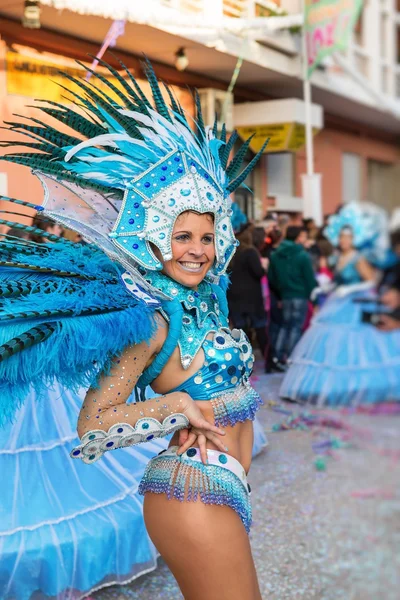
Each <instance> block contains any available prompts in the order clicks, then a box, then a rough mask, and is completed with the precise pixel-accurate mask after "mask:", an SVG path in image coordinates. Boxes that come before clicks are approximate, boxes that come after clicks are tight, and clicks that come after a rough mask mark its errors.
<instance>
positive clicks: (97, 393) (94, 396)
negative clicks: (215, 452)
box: [78, 335, 225, 451]
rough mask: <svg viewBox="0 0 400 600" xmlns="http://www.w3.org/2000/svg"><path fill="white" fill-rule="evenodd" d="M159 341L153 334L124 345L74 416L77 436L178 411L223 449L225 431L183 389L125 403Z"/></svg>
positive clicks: (167, 415) (158, 418)
mask: <svg viewBox="0 0 400 600" xmlns="http://www.w3.org/2000/svg"><path fill="white" fill-rule="evenodd" d="M157 338H158V339H157ZM159 342H160V337H159V336H157V335H156V337H155V338H154V339H153V340H150V342H149V343H148V344H147V343H142V344H138V345H136V346H133V347H129V348H126V349H125V350H124V352H123V353H122V354H121V356H120V357H119V358H118V359H117V360H116V364H115V366H114V368H113V369H112V370H111V373H110V374H109V375H105V376H103V377H102V378H101V379H100V382H99V387H98V388H91V389H90V390H89V391H88V393H87V395H86V398H85V401H84V403H83V405H82V408H81V411H80V414H79V418H78V435H79V437H81V438H82V436H83V435H84V434H85V433H88V432H89V431H93V430H99V429H100V430H103V431H108V430H109V429H110V427H111V426H112V425H116V424H121V423H127V424H128V425H131V426H132V427H134V426H135V425H136V423H137V421H138V420H139V419H145V418H147V419H148V418H153V419H156V420H157V421H159V422H160V423H162V422H163V421H164V419H165V418H167V417H169V416H171V415H174V414H177V413H179V414H183V415H185V417H186V418H187V419H188V421H189V423H190V425H191V426H193V427H196V428H199V429H202V430H203V431H204V434H205V436H206V437H207V439H209V440H210V441H212V442H213V443H214V444H216V445H217V446H218V447H219V448H220V449H221V450H222V451H223V450H224V449H225V446H224V444H222V442H221V441H220V439H221V438H220V436H221V435H224V434H225V432H224V431H223V430H221V429H218V428H217V427H215V426H214V425H212V424H211V423H209V422H208V421H207V420H206V419H205V418H204V417H203V415H202V413H201V411H200V409H199V408H198V405H196V403H195V402H194V401H193V400H192V398H191V397H190V396H189V395H188V394H186V393H185V392H172V393H171V394H166V395H164V396H160V397H158V398H152V399H149V400H146V401H144V402H134V403H130V404H127V400H128V399H129V397H130V395H131V394H132V392H133V390H134V387H135V385H136V383H137V381H138V379H139V377H140V375H141V374H142V372H143V371H144V369H145V367H146V365H147V364H148V363H149V361H150V360H151V358H152V356H153V355H154V354H155V353H156V352H157V351H159V348H160V345H159Z"/></svg>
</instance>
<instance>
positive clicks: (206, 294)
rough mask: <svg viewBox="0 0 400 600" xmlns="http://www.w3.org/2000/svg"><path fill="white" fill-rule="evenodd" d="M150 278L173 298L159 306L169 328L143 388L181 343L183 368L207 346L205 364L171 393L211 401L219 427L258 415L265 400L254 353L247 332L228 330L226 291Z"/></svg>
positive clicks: (153, 275) (156, 276)
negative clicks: (256, 381) (255, 375)
mask: <svg viewBox="0 0 400 600" xmlns="http://www.w3.org/2000/svg"><path fill="white" fill-rule="evenodd" d="M146 278H147V280H148V282H149V283H150V284H151V285H152V286H155V287H157V288H158V289H159V290H160V291H161V292H163V294H164V295H165V296H166V297H167V298H170V300H168V301H166V302H162V303H161V304H160V306H159V307H158V308H157V310H159V311H160V312H161V313H162V315H163V316H164V318H165V319H166V320H167V321H168V323H169V328H168V336H167V339H166V341H165V342H164V345H163V347H162V349H161V351H160V352H159V354H158V355H157V356H156V357H155V359H154V361H153V362H152V363H151V365H150V366H149V367H148V368H147V369H146V370H145V371H144V373H143V374H142V376H141V377H140V379H139V381H138V384H137V386H138V388H140V389H142V390H143V389H144V388H145V387H146V386H147V385H149V384H151V382H152V381H154V380H155V379H156V378H157V377H158V375H159V374H160V373H161V371H162V369H163V368H164V366H165V365H166V363H167V362H168V360H169V358H170V357H171V355H172V353H173V352H174V350H175V348H176V346H178V347H179V350H180V356H181V363H182V366H183V368H184V369H187V368H188V367H189V366H190V365H191V364H192V362H193V359H194V357H195V356H196V354H197V353H198V352H199V350H200V349H203V351H204V357H205V361H204V363H203V365H202V367H201V368H200V369H199V370H198V371H197V372H196V373H195V374H194V375H192V376H191V377H189V378H188V379H187V380H186V381H184V382H183V383H181V384H180V385H179V386H177V387H176V388H175V389H174V390H169V393H171V392H173V391H185V392H186V393H188V394H189V395H190V396H191V398H192V399H193V400H209V401H210V402H211V405H212V407H213V411H214V419H215V424H216V425H223V426H225V425H231V426H234V425H235V424H236V423H238V422H244V421H246V420H247V419H253V418H254V416H255V413H256V411H257V410H258V408H259V406H260V405H261V403H262V400H261V398H260V397H259V395H258V394H257V393H256V392H255V390H253V389H252V387H251V385H250V383H249V377H250V375H251V372H252V369H253V364H254V356H253V354H252V348H251V345H250V342H249V340H248V339H247V337H246V335H245V333H244V332H243V331H240V330H239V329H234V330H233V331H230V329H229V323H228V303H227V300H226V294H225V292H224V291H223V289H222V288H221V287H219V286H217V285H215V284H212V283H209V282H207V281H203V282H202V283H201V284H200V285H199V286H198V288H197V290H196V291H194V290H192V289H191V288H187V287H185V286H183V285H180V284H178V283H176V282H175V281H173V280H172V279H169V277H167V276H165V275H162V274H161V273H158V272H152V273H150V274H148V275H147V274H146ZM210 334H211V335H210Z"/></svg>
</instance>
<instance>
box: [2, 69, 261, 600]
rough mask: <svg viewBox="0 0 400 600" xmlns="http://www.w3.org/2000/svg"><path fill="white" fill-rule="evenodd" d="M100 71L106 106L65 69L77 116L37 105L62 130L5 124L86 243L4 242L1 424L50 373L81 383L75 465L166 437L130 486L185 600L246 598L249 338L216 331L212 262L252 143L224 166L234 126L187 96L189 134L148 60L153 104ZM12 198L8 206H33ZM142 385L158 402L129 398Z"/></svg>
mask: <svg viewBox="0 0 400 600" xmlns="http://www.w3.org/2000/svg"><path fill="white" fill-rule="evenodd" d="M109 69H110V71H111V73H112V75H114V76H115V77H116V78H117V79H118V80H119V87H118V88H117V87H115V86H113V84H112V83H111V82H109V81H108V80H107V79H106V78H103V76H102V75H97V76H98V77H99V78H100V79H102V80H103V82H104V83H107V85H108V86H109V87H110V88H111V90H112V92H113V93H114V98H115V97H117V99H118V100H117V101H115V100H111V99H110V98H108V97H107V96H105V94H104V93H101V92H97V91H96V90H95V88H94V87H93V86H92V85H91V84H88V83H86V82H84V81H82V80H76V79H74V78H72V77H70V79H71V80H72V81H73V82H74V83H76V84H77V85H78V86H79V87H80V88H81V90H82V94H77V95H75V98H76V101H77V104H78V105H79V106H80V107H82V106H83V107H84V109H85V110H84V112H83V111H80V109H78V110H74V109H70V108H67V107H64V106H62V105H58V104H57V105H54V104H52V103H47V104H46V105H45V106H43V107H42V108H41V110H42V111H44V112H45V113H46V114H47V115H50V116H52V117H55V118H56V119H58V120H59V121H61V122H63V123H65V124H67V125H69V127H70V128H71V129H72V130H74V131H73V132H71V133H60V132H59V131H57V129H54V128H52V127H50V126H48V125H45V124H44V123H42V122H41V121H40V120H38V119H35V120H33V121H32V122H31V123H30V124H25V123H14V124H11V129H12V130H13V131H18V132H22V133H26V134H27V136H28V137H29V138H30V139H32V138H33V141H24V142H20V145H24V146H27V147H30V148H34V149H35V151H37V150H39V151H40V153H37V152H18V153H15V154H11V155H10V154H9V155H7V156H6V157H5V158H6V160H10V161H12V162H16V163H19V164H24V165H29V166H30V167H32V168H33V169H34V170H35V173H36V175H37V176H38V177H39V178H40V179H41V181H42V183H43V186H44V189H45V200H44V204H43V206H42V207H36V208H37V210H39V211H41V212H42V214H44V215H45V216H46V217H48V218H53V219H54V220H55V221H57V222H59V223H61V224H63V225H65V226H67V227H70V228H71V229H74V230H75V231H77V232H78V233H79V234H80V235H82V237H83V238H84V239H85V240H86V241H87V242H89V245H87V246H84V247H79V246H74V245H73V244H71V243H69V242H68V241H66V240H65V241H62V242H59V243H57V244H52V245H51V246H50V245H49V246H48V247H46V249H45V250H44V249H43V246H38V245H36V244H29V243H26V242H24V243H15V241H13V240H10V239H6V240H5V242H4V243H3V248H4V249H5V251H6V253H7V259H6V260H3V261H2V266H3V269H2V276H3V278H4V280H5V281H6V285H7V289H8V296H7V298H5V299H4V301H3V302H2V307H1V309H2V310H1V312H0V320H1V321H2V326H1V330H0V336H1V339H0V343H1V344H2V346H1V348H0V354H1V358H2V360H1V362H0V378H1V387H0V398H1V400H0V406H1V414H2V419H3V420H7V419H10V418H12V417H13V414H14V413H15V410H16V408H17V407H18V406H19V404H20V403H21V401H22V399H23V398H24V395H25V394H26V393H27V391H28V390H29V389H30V387H31V386H33V388H34V389H35V390H36V392H37V393H39V394H40V393H41V392H43V390H45V389H46V384H48V383H49V382H51V381H53V380H54V379H55V378H57V380H58V381H59V382H60V383H61V384H62V385H64V386H66V387H68V388H70V389H76V388H77V387H78V386H85V385H86V386H87V385H91V386H92V387H91V389H90V390H89V392H88V394H87V396H86V399H85V401H84V404H83V406H82V409H81V413H80V417H79V421H78V433H79V435H80V437H81V440H80V444H79V445H78V446H76V447H75V448H74V449H72V451H71V457H72V458H73V459H77V460H83V462H84V463H88V464H90V463H92V462H95V461H96V460H98V459H99V458H101V456H102V455H103V453H104V452H106V451H109V450H113V449H116V448H123V447H126V446H131V445H133V444H136V443H140V442H144V441H150V440H152V439H154V438H156V437H160V436H164V435H168V434H170V433H174V432H175V435H174V437H173V439H172V442H171V445H170V447H169V449H168V450H167V451H164V452H163V453H162V454H161V455H159V456H157V457H155V458H153V459H152V460H151V461H150V463H149V464H148V467H147V469H146V472H145V475H144V477H143V480H142V482H141V485H140V491H141V493H143V494H144V495H145V499H144V508H145V519H146V525H147V528H148V531H149V534H150V536H151V538H152V539H153V541H154V543H155V545H156V547H157V548H158V550H159V551H160V553H161V555H162V556H163V557H164V559H165V560H166V562H167V564H168V565H169V567H170V568H171V570H172V572H173V574H174V575H175V577H176V579H177V581H178V583H179V586H180V588H181V590H182V593H183V595H184V596H185V598H186V599H187V600H192V599H197V598H199V599H200V598H201V599H203V598H207V599H209V600H212V599H213V598H218V599H219V598H223V597H226V598H230V600H235V599H236V598H237V599H238V600H239V599H240V600H242V599H243V598H246V599H248V600H259V599H260V598H261V595H260V592H259V588H258V583H257V577H256V573H255V569H254V565H253V560H252V556H251V550H250V544H249V540H248V536H247V532H248V531H249V528H250V524H251V505H250V498H249V491H250V490H249V486H248V484H247V479H246V473H247V471H248V469H249V467H250V460H251V447H252V423H251V420H252V419H254V416H255V413H256V411H257V409H258V407H259V405H260V403H261V400H260V398H259V397H258V395H257V394H256V392H255V391H254V390H253V389H252V388H251V386H250V384H249V376H250V374H251V370H252V366H253V360H254V359H253V355H252V351H251V347H250V344H249V342H248V340H247V339H246V337H245V336H244V334H243V332H241V331H238V330H234V331H232V332H231V331H230V330H229V327H228V318H227V303H226V296H225V291H224V273H225V272H226V269H227V267H228V264H229V261H230V259H231V257H232V256H233V253H234V250H235V246H236V241H235V238H234V234H233V231H232V226H231V200H230V197H229V196H230V194H231V193H232V192H233V191H234V190H235V189H236V188H237V187H238V186H239V185H241V184H242V182H243V181H244V180H245V178H246V177H247V175H248V173H249V172H250V170H251V169H252V168H254V166H255V163H256V161H257V160H258V158H259V156H260V154H261V153H259V155H257V156H256V157H255V158H254V159H253V161H252V162H251V163H250V164H249V165H248V166H247V167H246V168H245V169H244V170H243V171H242V172H240V165H241V162H242V158H243V156H244V155H245V153H246V151H247V148H248V142H246V143H245V144H244V145H243V147H242V148H241V150H240V151H239V152H238V155H237V156H236V157H235V158H234V159H233V160H232V161H231V162H230V163H229V164H228V159H229V156H230V153H231V151H232V148H233V145H234V142H235V140H236V139H237V135H236V134H235V133H234V134H233V135H232V136H231V137H230V139H229V141H226V134H225V131H224V130H223V131H222V134H221V136H220V138H218V136H217V131H216V127H215V128H214V129H212V130H210V129H208V128H205V127H204V123H203V120H202V116H201V111H200V107H199V102H198V98H197V97H196V104H197V118H196V125H197V134H196V135H195V134H194V133H193V132H192V130H191V128H190V126H189V124H188V122H187V120H186V117H185V115H184V113H183V111H182V109H181V107H180V106H179V105H178V104H177V102H176V100H175V99H174V98H173V96H172V94H171V93H170V91H169V89H168V88H166V91H167V93H168V94H169V96H170V106H167V104H166V103H165V101H164V99H163V97H162V94H161V91H160V88H159V84H158V82H157V79H156V77H155V75H154V73H153V71H152V69H151V67H150V65H148V68H147V76H148V80H149V83H150V86H151V89H152V93H153V100H154V107H153V106H152V105H151V104H150V103H149V102H148V100H147V99H146V97H145V96H144V94H143V92H142V90H141V89H140V87H139V86H138V84H137V82H136V81H135V80H134V79H133V78H132V76H131V75H130V73H129V72H127V73H126V76H127V78H128V79H129V83H128V82H127V81H126V80H125V79H123V78H122V77H121V76H120V75H119V74H118V73H117V72H116V71H115V70H114V69H113V68H112V67H109ZM66 76H67V77H69V76H68V75H66ZM121 90H122V91H121ZM82 138H85V139H84V141H82ZM10 145H15V142H13V143H10ZM261 152H262V151H261ZM9 201H10V207H11V208H10V210H9V213H13V212H15V211H16V210H17V205H18V204H24V205H25V206H30V207H32V205H30V204H29V203H24V202H22V201H15V200H12V199H9ZM13 206H15V208H14V209H13V208H12V207H13ZM1 222H2V224H10V225H11V223H12V221H10V216H9V215H5V218H4V219H3V220H2V221H1ZM20 227H24V226H20ZM4 272H5V274H4ZM149 384H151V386H152V388H153V390H154V391H155V392H157V393H160V394H162V396H161V397H157V398H153V399H149V400H146V401H143V400H144V395H143V390H144V389H145V388H146V386H147V385H149ZM134 389H135V391H136V397H137V401H136V402H134V403H130V404H127V402H126V401H127V399H128V397H129V395H130V394H131V392H132V390H134ZM88 468H89V467H88ZM210 547H212V549H213V551H212V555H210Z"/></svg>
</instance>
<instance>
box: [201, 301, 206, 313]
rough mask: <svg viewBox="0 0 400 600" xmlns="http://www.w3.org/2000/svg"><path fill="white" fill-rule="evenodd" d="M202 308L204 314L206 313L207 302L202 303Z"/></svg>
mask: <svg viewBox="0 0 400 600" xmlns="http://www.w3.org/2000/svg"><path fill="white" fill-rule="evenodd" d="M200 308H201V310H202V312H206V311H207V302H201V303H200Z"/></svg>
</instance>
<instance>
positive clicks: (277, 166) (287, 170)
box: [267, 152, 294, 196]
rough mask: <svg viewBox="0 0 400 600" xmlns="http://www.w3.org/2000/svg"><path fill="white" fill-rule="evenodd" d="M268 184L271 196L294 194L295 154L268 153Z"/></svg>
mask: <svg viewBox="0 0 400 600" xmlns="http://www.w3.org/2000/svg"><path fill="white" fill-rule="evenodd" d="M267 185H268V195H269V196H280V195H285V196H294V154H292V153H291V152H281V153H277V154H268V157H267Z"/></svg>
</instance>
